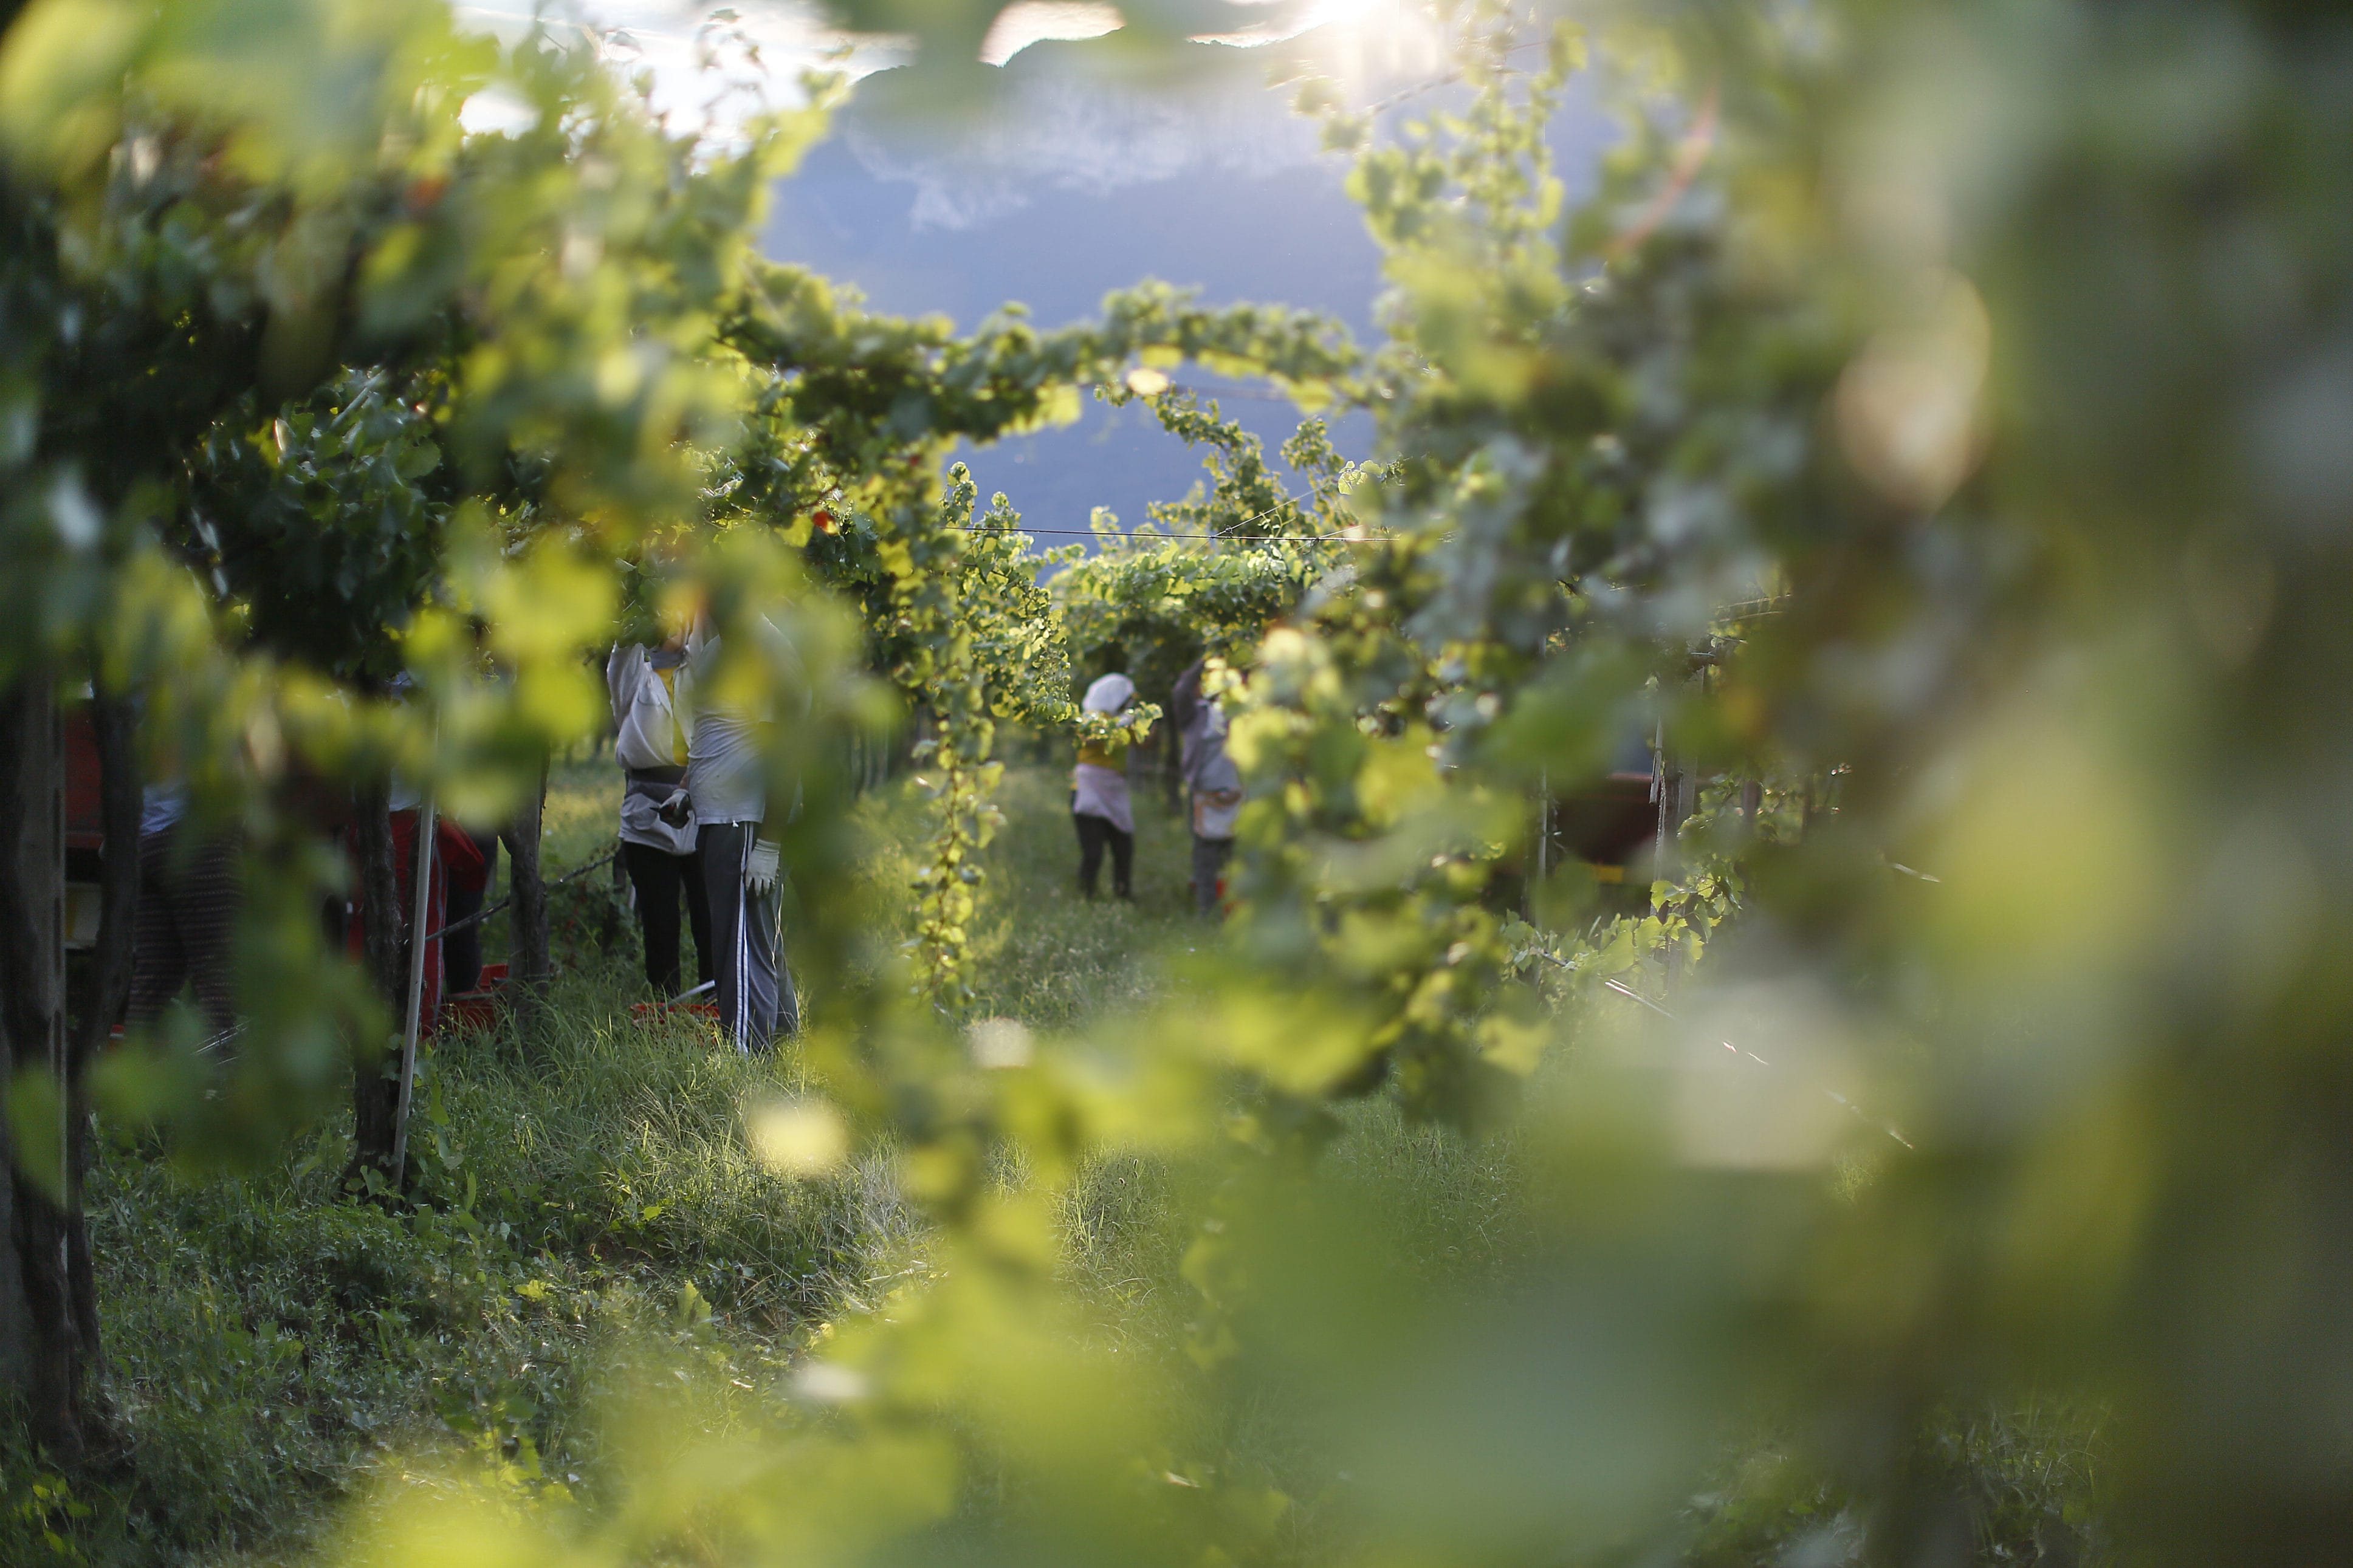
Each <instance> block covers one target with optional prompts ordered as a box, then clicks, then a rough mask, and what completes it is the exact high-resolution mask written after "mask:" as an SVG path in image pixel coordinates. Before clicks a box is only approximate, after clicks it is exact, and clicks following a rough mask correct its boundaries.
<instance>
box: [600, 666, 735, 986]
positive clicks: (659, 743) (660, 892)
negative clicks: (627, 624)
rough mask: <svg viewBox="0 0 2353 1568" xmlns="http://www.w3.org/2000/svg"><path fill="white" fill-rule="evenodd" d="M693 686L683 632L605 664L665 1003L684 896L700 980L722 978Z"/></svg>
mask: <svg viewBox="0 0 2353 1568" xmlns="http://www.w3.org/2000/svg"><path fill="white" fill-rule="evenodd" d="M693 683H694V674H693V670H692V668H691V663H690V659H689V654H688V647H687V639H686V637H685V636H684V634H683V633H682V632H681V633H678V634H675V635H673V636H671V637H668V638H666V639H665V640H664V641H663V642H662V643H660V644H659V646H657V647H647V646H645V645H644V644H641V643H624V644H622V645H621V646H619V647H616V648H614V649H613V654H612V657H611V658H609V659H607V661H606V664H605V685H606V689H607V690H608V691H609V692H610V693H611V696H612V700H613V728H614V738H613V757H614V760H615V761H616V762H617V763H620V764H621V769H622V772H623V773H625V774H626V775H627V777H628V784H627V785H626V787H625V790H624V792H623V794H622V796H621V863H622V865H623V866H624V867H626V868H628V874H629V887H630V889H632V891H634V892H635V894H636V895H637V906H638V923H639V924H640V926H641V927H642V928H643V930H644V932H645V944H646V983H647V984H649V985H651V986H652V987H653V988H654V990H655V992H656V993H657V994H659V995H662V996H665V997H670V996H676V995H678V994H679V992H680V986H681V965H680V960H679V920H678V910H679V900H680V896H681V893H682V894H683V895H684V897H685V902H686V917H687V920H688V921H689V922H690V924H691V926H692V928H693V931H694V962H695V970H696V978H697V980H698V981H700V982H701V983H702V984H704V985H709V984H712V981H713V980H714V978H715V972H714V969H713V962H714V959H715V958H716V955H717V952H718V944H717V942H715V941H714V940H713V938H712V927H711V899H710V896H709V893H708V891H707V889H705V888H704V886H703V880H702V858H701V857H700V856H699V855H698V854H697V853H696V847H695V839H696V837H697V834H696V827H695V821H694V811H693V806H692V804H691V797H690V796H689V795H688V792H687V788H686V773H687V763H688V761H689V757H690V740H689V738H690V737H691V735H692V733H693V726H694V719H693V704H692V691H693Z"/></svg>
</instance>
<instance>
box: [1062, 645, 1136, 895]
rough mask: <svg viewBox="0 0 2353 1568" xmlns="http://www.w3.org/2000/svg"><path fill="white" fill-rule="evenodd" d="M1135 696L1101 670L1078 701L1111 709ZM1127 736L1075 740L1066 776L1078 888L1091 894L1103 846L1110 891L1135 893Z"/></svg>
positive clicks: (1131, 687)
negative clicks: (1073, 765) (1073, 761)
mask: <svg viewBox="0 0 2353 1568" xmlns="http://www.w3.org/2000/svg"><path fill="white" fill-rule="evenodd" d="M1134 700H1135V682H1134V681H1133V680H1130V679H1128V678H1127V677H1126V676H1124V675H1117V674H1113V675H1106V676H1104V677H1103V679H1100V680H1098V681H1096V682H1095V683H1094V684H1093V685H1092V686H1090V687H1088V688H1087V695H1086V699H1085V700H1084V701H1083V702H1082V703H1081V704H1080V706H1081V707H1082V708H1083V709H1085V710H1086V711H1088V712H1089V713H1102V714H1111V713H1116V712H1118V711H1119V710H1121V709H1123V708H1124V707H1126V706H1127V705H1128V704H1129V703H1130V702H1133V701H1134ZM1126 764H1127V737H1126V736H1124V735H1120V736H1115V737H1113V738H1112V739H1110V740H1106V741H1082V742H1079V765H1078V768H1077V770H1076V771H1075V772H1074V773H1072V775H1071V821H1072V822H1074V823H1076V824H1077V825H1078V830H1079V891H1080V892H1081V893H1082V894H1083V895H1085V896H1086V897H1088V898H1090V899H1092V898H1093V897H1094V896H1095V884H1096V882H1097V881H1098V880H1099V879H1101V878H1102V875H1103V851H1104V850H1105V849H1109V850H1110V851H1111V890H1112V892H1113V894H1114V895H1115V896H1117V897H1119V898H1123V899H1133V898H1134V897H1135V881H1134V873H1135V811H1134V806H1133V805H1130V803H1129V801H1128V798H1127V766H1126Z"/></svg>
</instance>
